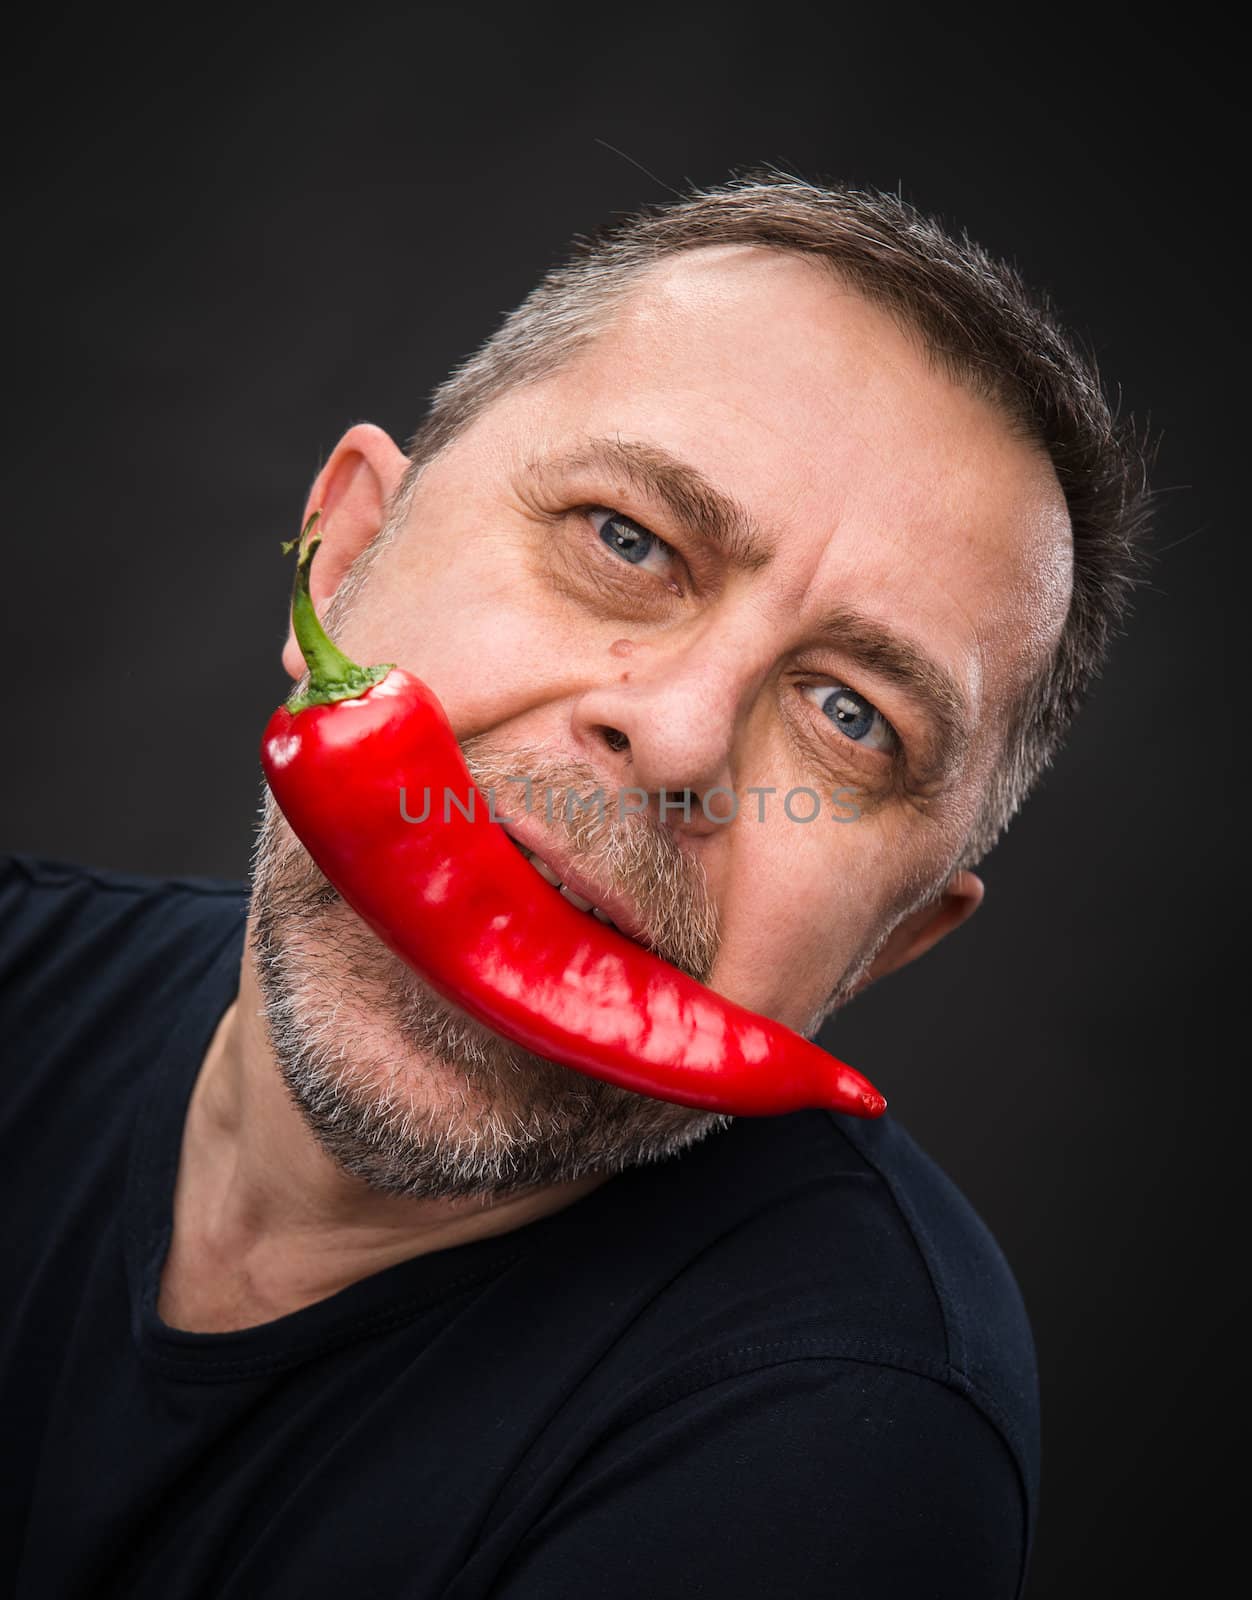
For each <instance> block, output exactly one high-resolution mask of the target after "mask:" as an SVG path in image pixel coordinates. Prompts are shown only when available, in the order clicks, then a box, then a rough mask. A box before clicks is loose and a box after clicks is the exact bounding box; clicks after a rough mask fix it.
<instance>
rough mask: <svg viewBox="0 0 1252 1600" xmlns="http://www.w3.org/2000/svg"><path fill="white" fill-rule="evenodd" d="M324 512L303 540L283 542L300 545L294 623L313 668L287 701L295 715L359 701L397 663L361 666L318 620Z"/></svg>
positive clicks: (293, 595) (309, 526)
mask: <svg viewBox="0 0 1252 1600" xmlns="http://www.w3.org/2000/svg"><path fill="white" fill-rule="evenodd" d="M321 514H322V513H321V511H320V510H318V511H315V512H314V513H313V515H312V516H311V517H310V518H309V520H308V521H307V522H306V523H305V525H304V527H303V529H302V530H301V533H300V537H299V539H291V540H288V542H287V543H286V544H284V545H283V550H284V552H286V551H289V550H291V549H292V548H293V546H295V545H297V544H298V545H299V547H300V558H299V560H298V561H297V562H296V577H295V582H294V584H293V585H292V591H291V624H292V627H293V628H294V630H295V635H296V642H297V644H299V646H300V652H301V654H302V655H303V656H304V660H305V665H306V666H307V667H308V669H309V674H308V682H307V684H306V686H305V688H304V690H303V692H300V691H299V690H298V689H297V690H295V691H293V692H292V694H291V696H290V697H289V698H288V700H287V709H288V711H290V712H292V713H293V714H294V713H295V712H297V711H303V710H305V709H306V708H307V707H308V706H325V705H332V704H333V703H334V702H335V701H336V700H355V699H356V698H357V697H358V696H359V695H362V694H364V693H365V691H366V690H367V689H369V688H371V687H372V686H373V685H374V684H376V683H377V682H378V681H379V680H380V679H381V678H385V677H386V676H387V674H388V673H389V672H390V671H391V669H392V666H393V663H392V662H386V663H385V664H383V665H382V666H377V667H362V666H358V664H357V663H356V662H355V661H353V660H352V659H351V658H350V657H349V656H346V655H344V653H343V651H342V650H341V649H340V648H339V646H338V645H337V644H336V643H335V642H334V640H333V639H332V638H331V637H330V635H329V634H328V633H327V632H326V630H325V628H323V627H322V624H321V622H320V621H319V620H318V615H317V610H316V608H315V607H314V605H313V596H312V594H311V593H310V592H309V569H310V568H311V567H312V565H313V557H314V556H315V555H316V554H317V549H318V546H319V545H320V544H321V542H322V538H321V535H320V534H317V533H314V532H313V527H314V524H315V523H316V522H317V519H318V518H319V517H320V516H321Z"/></svg>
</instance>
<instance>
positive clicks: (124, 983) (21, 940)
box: [0, 851, 248, 1033]
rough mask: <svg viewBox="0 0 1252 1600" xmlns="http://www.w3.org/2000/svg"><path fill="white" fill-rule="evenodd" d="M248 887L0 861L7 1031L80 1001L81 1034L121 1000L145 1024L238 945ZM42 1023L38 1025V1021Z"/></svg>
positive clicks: (52, 861)
mask: <svg viewBox="0 0 1252 1600" xmlns="http://www.w3.org/2000/svg"><path fill="white" fill-rule="evenodd" d="M247 896H248V891H247V885H246V884H244V883H237V882H233V881H230V880H227V879H219V878H211V877H193V876H172V875H169V876H160V875H155V874H145V873H139V872H127V871H119V870H116V869H113V868H104V867H97V866H89V865H85V864H83V863H80V862H74V861H68V860H64V859H61V858H58V857H53V856H46V855H37V854H33V853H26V852H21V851H6V852H0V995H2V996H3V1010H4V1017H5V1023H6V1027H8V1028H9V1029H12V1030H16V1031H17V1032H19V1033H20V1031H21V1024H22V1019H24V1018H25V1019H29V1020H30V1021H31V1023H32V1025H33V1026H36V1027H37V1028H39V1029H41V1030H42V1028H43V1024H44V1022H46V1021H47V1020H48V1019H49V1018H50V1017H52V1016H55V1015H57V1014H59V1013H61V1012H62V1010H63V1006H64V1002H65V1000H66V998H67V997H69V996H72V997H73V999H74V1012H75V1016H76V1017H77V1018H79V1019H80V1020H81V1021H82V1022H83V1023H84V1025H85V1024H86V1023H87V1022H88V1021H89V1019H90V1014H91V1013H92V1011H93V1010H94V1009H96V1008H98V1007H99V1008H103V1007H106V1006H108V1005H109V1004H110V1002H111V997H113V996H115V995H116V994H117V993H118V992H119V991H121V990H125V991H127V992H133V993H140V992H142V993H143V994H144V996H145V999H146V1001H147V1003H148V1004H147V1010H148V1013H149V1015H151V1016H153V1017H155V1016H157V1015H158V1013H159V1011H160V1008H161V1004H162V1000H163V998H164V999H168V1000H169V1001H170V1002H171V1003H176V1002H177V996H178V994H179V992H180V991H181V990H183V989H184V988H185V987H186V986H187V985H188V984H191V983H194V982H195V981H196V979H197V978H198V976H199V975H200V973H201V972H202V971H203V970H204V967H205V964H206V961H207V960H210V959H212V957H214V956H216V955H217V954H218V953H219V952H220V950H221V948H222V946H223V943H225V942H228V941H229V940H231V939H232V938H234V937H236V936H238V935H239V934H240V933H241V931H242V928H243V923H244V919H245V916H246V913H247ZM41 1019H42V1020H41Z"/></svg>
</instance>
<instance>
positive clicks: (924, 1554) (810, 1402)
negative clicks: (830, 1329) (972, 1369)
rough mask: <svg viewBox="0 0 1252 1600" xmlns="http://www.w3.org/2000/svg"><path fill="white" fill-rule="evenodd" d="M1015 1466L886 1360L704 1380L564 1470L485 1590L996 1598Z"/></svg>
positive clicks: (619, 1598)
mask: <svg viewBox="0 0 1252 1600" xmlns="http://www.w3.org/2000/svg"><path fill="white" fill-rule="evenodd" d="M1024 1538H1025V1515H1024V1504H1023V1498H1022V1490H1021V1486H1020V1481H1019V1478H1018V1474H1017V1469H1016V1467H1015V1465H1014V1462H1013V1459H1012V1457H1011V1455H1010V1454H1009V1451H1008V1449H1007V1447H1006V1446H1005V1444H1004V1442H1003V1440H1002V1439H1001V1438H1000V1436H999V1434H998V1433H997V1432H996V1430H995V1429H994V1428H993V1427H992V1426H991V1424H990V1423H989V1422H988V1421H987V1420H986V1419H985V1418H984V1417H983V1415H982V1414H981V1412H979V1411H978V1410H977V1408H976V1407H975V1406H974V1405H973V1404H972V1403H971V1402H970V1401H968V1400H966V1399H965V1398H964V1397H963V1396H961V1395H960V1394H958V1393H956V1392H955V1391H954V1390H951V1389H949V1388H947V1387H946V1386H944V1385H943V1384H941V1383H938V1382H936V1381H934V1380H932V1379H930V1378H926V1377H921V1376H918V1375H916V1374H914V1373H911V1372H906V1371H903V1370H900V1369H898V1368H892V1367H885V1366H877V1365H869V1364H865V1363H859V1362H855V1361H845V1360H836V1359H832V1358H821V1359H812V1360H796V1359H791V1360H787V1361H784V1362H781V1363H780V1364H778V1365H776V1366H772V1367H766V1368H763V1369H757V1370H754V1371H752V1372H750V1373H747V1374H743V1375H740V1376H736V1377H732V1378H727V1377H721V1378H718V1379H716V1380H715V1381H713V1382H711V1383H708V1384H706V1385H705V1386H703V1387H700V1388H698V1389H696V1390H695V1391H694V1392H691V1393H687V1394H685V1395H684V1396H683V1397H682V1398H680V1399H677V1400H675V1401H673V1402H672V1403H670V1404H668V1405H665V1406H664V1407H663V1408H662V1409H661V1410H659V1411H656V1412H652V1413H650V1414H649V1415H648V1416H646V1417H645V1418H643V1419H641V1420H639V1421H637V1422H634V1423H632V1424H631V1425H630V1426H629V1427H628V1428H626V1429H624V1430H623V1431H622V1432H621V1433H619V1434H617V1435H615V1436H614V1437H613V1439H612V1440H611V1441H608V1442H606V1443H605V1444H603V1445H601V1446H599V1447H598V1448H597V1449H596V1451H595V1452H594V1453H593V1454H592V1455H591V1456H589V1457H588V1458H587V1459H586V1460H585V1461H584V1462H583V1463H582V1464H581V1465H580V1467H579V1469H578V1471H577V1474H576V1475H575V1477H574V1478H572V1479H571V1480H570V1482H569V1484H568V1485H567V1486H566V1488H565V1490H564V1491H563V1492H562V1493H561V1495H560V1496H559V1497H558V1499H557V1501H556V1502H555V1503H554V1505H553V1506H552V1508H551V1509H550V1511H549V1512H548V1513H547V1514H546V1515H545V1516H544V1517H543V1518H542V1519H541V1520H540V1522H539V1523H538V1524H537V1525H536V1527H535V1528H534V1529H533V1530H532V1531H531V1533H530V1534H529V1535H528V1536H527V1538H526V1540H525V1541H524V1542H523V1544H522V1545H521V1546H520V1548H519V1550H518V1552H517V1555H516V1556H515V1557H514V1559H513V1561H512V1562H511V1563H510V1564H509V1566H508V1568H507V1569H506V1570H505V1572H504V1573H503V1574H502V1576H501V1579H500V1582H499V1583H498V1585H497V1587H496V1588H495V1589H493V1591H492V1600H575V1597H579V1600H583V1597H587V1596H592V1597H594V1600H640V1597H641V1596H647V1597H648V1600H670V1597H673V1600H680V1597H681V1600H691V1597H693V1596H709V1597H717V1600H738V1597H740V1596H742V1597H744V1600H749V1597H750V1600H772V1597H774V1596H777V1597H779V1600H784V1597H785V1600H809V1597H813V1600H816V1597H818V1596H822V1597H825V1596H837V1597H839V1600H894V1597H896V1596H901V1597H905V1596H907V1597H908V1600H922V1597H926V1600H949V1597H950V1600H1014V1597H1015V1596H1016V1595H1017V1594H1018V1591H1019V1585H1020V1582H1021V1578H1022V1571H1021V1568H1022V1557H1023V1545H1024Z"/></svg>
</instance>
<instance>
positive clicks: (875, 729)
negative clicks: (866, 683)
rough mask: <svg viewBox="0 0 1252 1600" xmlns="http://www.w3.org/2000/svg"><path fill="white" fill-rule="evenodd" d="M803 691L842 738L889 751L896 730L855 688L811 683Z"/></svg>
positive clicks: (874, 748) (871, 747)
mask: <svg viewBox="0 0 1252 1600" xmlns="http://www.w3.org/2000/svg"><path fill="white" fill-rule="evenodd" d="M805 693H806V694H807V695H808V696H809V697H810V699H812V701H813V702H814V704H815V705H816V706H817V707H818V709H819V710H820V711H821V712H822V713H823V714H824V715H825V716H827V717H829V718H830V720H831V722H833V723H834V725H835V727H836V728H838V729H839V731H840V732H841V733H842V734H843V735H844V736H845V738H848V739H851V740H853V741H854V742H855V743H856V744H863V745H866V746H868V747H869V748H870V749H872V750H890V749H891V748H892V746H893V745H894V743H895V739H896V734H895V729H894V728H893V727H892V726H891V724H890V723H889V722H888V721H887V719H886V717H884V716H883V714H882V712H881V711H879V709H878V707H877V706H875V705H874V704H873V702H872V701H869V700H867V699H866V698H865V696H864V695H863V694H858V693H857V692H856V690H855V689H849V688H847V687H846V685H841V684H835V685H833V686H832V685H830V684H812V685H810V686H809V687H808V688H807V689H806V690H805Z"/></svg>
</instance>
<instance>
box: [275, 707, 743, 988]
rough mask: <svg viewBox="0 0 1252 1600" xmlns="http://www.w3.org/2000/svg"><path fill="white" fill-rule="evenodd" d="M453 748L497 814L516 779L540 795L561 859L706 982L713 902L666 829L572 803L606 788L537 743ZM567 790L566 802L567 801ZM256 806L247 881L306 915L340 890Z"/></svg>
mask: <svg viewBox="0 0 1252 1600" xmlns="http://www.w3.org/2000/svg"><path fill="white" fill-rule="evenodd" d="M460 745H461V753H462V756H463V757H464V760H465V764H466V766H467V767H468V769H469V773H470V776H471V777H472V778H473V780H474V783H475V785H476V786H477V787H478V788H479V789H482V790H491V791H492V797H493V803H494V810H495V812H496V814H497V815H515V814H517V813H519V812H520V811H521V810H522V809H523V808H524V804H525V800H526V794H527V791H526V781H529V784H530V786H531V792H532V793H533V792H536V791H537V792H541V793H544V794H545V796H550V809H549V808H548V806H545V809H544V823H545V828H546V830H547V832H548V834H549V836H550V837H551V838H552V839H554V840H556V841H559V842H560V843H561V845H562V846H563V848H564V850H565V851H566V852H567V854H568V855H569V858H570V863H571V865H572V866H574V867H576V868H577V869H578V870H579V871H580V872H581V873H583V874H584V875H585V876H586V877H587V878H588V880H589V881H591V882H592V883H598V884H601V885H603V886H604V887H606V888H607V887H612V888H614V889H615V890H617V891H618V892H619V893H620V894H622V895H623V896H624V897H625V898H626V899H627V900H629V901H630V903H631V905H632V906H633V907H634V909H635V912H636V914H637V916H638V919H639V926H640V930H641V935H640V936H641V940H642V942H643V943H644V944H646V945H647V946H648V948H649V949H651V950H652V951H653V952H654V953H655V954H656V955H658V956H660V957H661V958H662V960H665V961H668V962H669V963H670V965H671V966H674V967H677V968H679V970H681V971H683V972H686V973H687V974H688V975H689V976H690V977H693V978H695V979H696V980H697V981H698V982H700V983H707V981H708V979H709V976H710V974H711V973H712V970H713V966H714V963H715V961H716V958H717V952H718V947H719V944H720V935H719V919H718V913H717V907H716V905H715V903H714V901H713V898H712V895H711V894H710V892H709V887H708V881H707V877H706V874H705V871H704V867H703V865H702V863H701V862H700V861H698V860H696V859H695V858H694V857H692V856H690V855H688V854H687V853H686V852H685V851H684V850H683V849H682V848H681V847H680V846H679V845H678V844H677V843H676V842H675V840H674V836H673V834H672V833H671V832H670V831H669V830H668V829H667V828H665V827H664V826H663V825H662V824H660V823H659V822H656V821H654V820H653V818H652V817H650V816H649V815H647V814H646V813H644V812H638V811H633V812H631V813H630V814H629V815H625V816H623V815H621V814H620V813H619V812H618V811H617V810H616V808H615V807H614V806H613V805H612V804H611V803H606V804H605V805H604V806H603V807H601V808H596V809H595V810H584V809H582V808H581V807H579V806H578V805H576V804H573V803H572V801H573V800H574V799H576V798H581V797H584V796H586V795H589V794H593V793H595V792H596V790H597V789H598V788H605V787H607V786H606V785H605V784H604V779H603V775H602V774H600V773H598V772H597V771H596V769H595V767H594V766H592V764H591V763H590V762H587V761H581V760H579V759H578V758H577V757H574V756H568V755H564V754H561V755H557V754H554V753H553V751H552V750H551V749H550V747H547V746H544V745H540V744H523V745H514V746H512V747H511V748H510V749H508V750H507V751H504V750H499V749H496V748H493V746H492V743H491V738H490V735H486V734H476V735H473V736H471V737H469V738H467V739H464V740H462V741H460ZM519 779H522V780H523V781H519ZM567 795H568V796H569V797H570V799H571V803H567V799H566V797H567ZM265 812H266V819H265V824H264V825H263V826H262V829H261V833H260V836H259V837H258V841H257V849H256V851H255V852H254V861H253V869H254V883H255V881H256V875H257V873H258V872H262V873H264V874H265V876H266V879H267V887H268V888H269V890H270V891H271V892H270V894H269V895H268V896H267V900H268V903H269V904H270V907H271V910H272V912H273V913H275V914H277V915H278V916H279V918H280V919H282V920H286V918H288V917H294V918H296V919H299V920H305V919H313V918H316V917H318V916H319V914H321V913H323V912H324V911H325V910H327V909H328V908H330V907H332V906H333V905H334V904H335V903H336V902H337V901H339V900H341V899H342V896H341V895H340V894H339V892H338V890H336V889H335V887H334V885H333V884H331V883H330V881H329V880H328V879H327V878H326V877H325V875H324V874H323V873H322V872H321V870H320V869H319V868H318V866H317V864H316V863H315V862H314V861H313V859H312V857H311V856H310V855H309V854H308V852H307V850H306V849H305V848H304V846H303V845H302V844H301V842H300V841H299V839H297V838H296V836H295V834H294V833H293V832H292V831H291V829H290V826H289V825H288V824H286V822H285V819H282V820H280V819H281V813H280V812H278V808H277V806H276V805H275V804H274V801H273V796H272V795H270V794H269V793H268V791H267V793H266V804H265ZM271 822H272V824H273V825H274V826H275V827H281V829H282V832H283V833H284V835H285V840H284V844H283V847H282V848H281V849H279V850H278V851H277V852H275V851H274V845H275V844H276V842H277V841H276V840H275V839H274V838H273V837H272V835H271V836H270V837H267V835H270V826H269V825H270V823H271ZM276 855H277V857H278V858H280V859H281V861H282V865H281V867H278V863H277V860H276V859H275V858H276ZM275 868H277V872H276V871H275ZM553 892H554V893H555V890H554V891H553Z"/></svg>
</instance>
